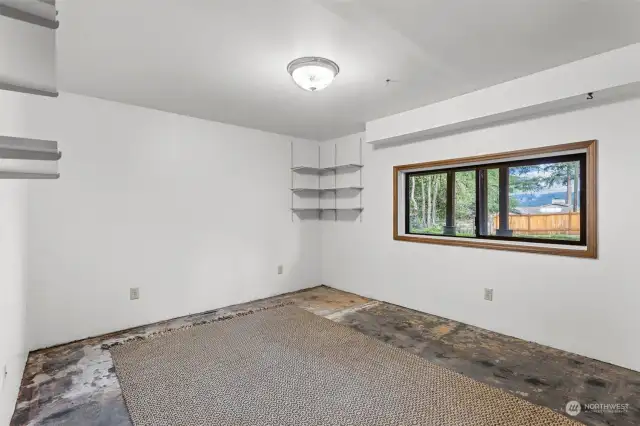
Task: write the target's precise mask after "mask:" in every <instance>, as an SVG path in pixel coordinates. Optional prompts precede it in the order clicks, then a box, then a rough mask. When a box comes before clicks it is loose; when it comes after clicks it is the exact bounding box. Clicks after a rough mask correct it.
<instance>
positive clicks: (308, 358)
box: [111, 306, 579, 426]
mask: <svg viewBox="0 0 640 426" xmlns="http://www.w3.org/2000/svg"><path fill="white" fill-rule="evenodd" d="M111 352H112V356H113V359H114V363H115V366H116V374H117V375H118V379H119V381H120V384H121V387H122V391H123V395H124V398H125V401H126V404H127V407H128V409H129V413H130V415H131V418H132V420H133V422H134V423H135V424H136V425H138V426H142V425H153V426H163V425H166V426H179V425H237V426H241V425H261V426H262V425H265V426H270V425H292V426H293V425H296V426H307V425H309V426H311V425H314V426H316V425H443V426H445V425H446V426H458V425H459V426H466V425H469V426H483V425H492V426H502V425H504V426H518V425H522V426H543V425H544V426H557V425H578V424H579V423H577V422H575V421H573V420H571V419H570V418H568V417H565V416H564V415H561V414H558V413H556V412H554V411H552V410H550V409H548V408H544V407H539V406H536V405H533V404H531V403H529V402H526V401H524V400H521V399H519V398H517V397H515V396H513V395H511V394H509V393H506V392H504V391H502V390H499V389H495V388H492V387H489V386H487V385H484V384H482V383H479V382H476V381H474V380H472V379H469V378H467V377H465V376H462V375H460V374H458V373H455V372H452V371H450V370H447V369H444V368H442V367H439V366H437V365H434V364H432V363H430V362H428V361H426V360H424V359H422V358H419V357H417V356H415V355H413V354H410V353H408V352H405V351H403V350H401V349H397V348H394V347H392V346H389V345H387V344H385V343H382V342H380V341H378V340H375V339H373V338H370V337H368V336H365V335H364V334H361V333H359V332H357V331H354V330H352V329H350V328H348V327H345V326H342V325H340V324H337V323H334V322H332V321H330V320H327V319H324V318H321V317H319V316H316V315H314V314H312V313H309V312H307V311H305V310H302V309H299V308H296V307H292V306H284V307H278V308H274V309H269V310H264V311H261V312H256V313H254V314H251V315H246V316H242V317H238V318H233V319H229V320H225V321H221V322H215V323H210V324H205V325H199V326H195V327H192V328H188V329H184V330H179V331H175V332H172V333H169V334H165V335H160V336H157V337H153V338H150V339H146V340H138V341H132V342H128V343H125V344H123V345H120V346H115V347H113V348H111ZM558 408H560V407H558Z"/></svg>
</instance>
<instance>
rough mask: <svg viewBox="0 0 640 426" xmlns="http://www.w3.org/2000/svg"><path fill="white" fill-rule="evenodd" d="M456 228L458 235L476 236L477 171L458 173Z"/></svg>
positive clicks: (456, 177) (456, 175) (456, 176)
mask: <svg viewBox="0 0 640 426" xmlns="http://www.w3.org/2000/svg"><path fill="white" fill-rule="evenodd" d="M455 179H456V181H455V182H456V186H455V188H456V193H455V201H456V203H455V207H456V210H455V227H456V235H457V236H461V237H475V235H476V171H475V170H470V171H465V172H456V174H455Z"/></svg>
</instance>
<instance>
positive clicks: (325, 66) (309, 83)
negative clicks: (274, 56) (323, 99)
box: [287, 56, 340, 92]
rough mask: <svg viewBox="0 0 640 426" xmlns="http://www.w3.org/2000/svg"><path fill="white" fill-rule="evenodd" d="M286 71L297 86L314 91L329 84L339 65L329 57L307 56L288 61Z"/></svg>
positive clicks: (338, 70)
mask: <svg viewBox="0 0 640 426" xmlns="http://www.w3.org/2000/svg"><path fill="white" fill-rule="evenodd" d="M287 71H288V72H289V74H291V77H292V78H293V81H295V82H296V84H297V85H298V86H300V87H301V88H303V89H304V90H308V91H310V92H315V91H318V90H322V89H324V88H325V87H327V86H328V85H330V84H331V82H332V81H333V79H334V78H335V77H336V75H338V73H339V72H340V67H338V64H336V63H335V62H333V61H330V60H329V59H325V58H316V57H312V56H307V57H304V58H298V59H294V60H293V61H291V62H289V65H287Z"/></svg>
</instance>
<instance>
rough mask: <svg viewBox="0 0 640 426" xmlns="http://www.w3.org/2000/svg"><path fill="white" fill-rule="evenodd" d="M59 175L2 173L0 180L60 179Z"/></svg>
mask: <svg viewBox="0 0 640 426" xmlns="http://www.w3.org/2000/svg"><path fill="white" fill-rule="evenodd" d="M59 177H60V174H59V173H30V172H2V171H0V179H58V178H59Z"/></svg>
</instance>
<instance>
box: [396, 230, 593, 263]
mask: <svg viewBox="0 0 640 426" xmlns="http://www.w3.org/2000/svg"><path fill="white" fill-rule="evenodd" d="M393 239H394V240H396V241H408V242H413V243H424V244H439V245H445V246H459V247H472V248H483V249H490V250H505V251H518V252H525V253H538V254H551V255H556V256H570V257H582V258H590V259H595V258H597V253H596V251H595V249H590V248H589V246H587V247H584V246H567V245H561V244H548V243H527V242H519V241H491V240H476V239H473V238H464V237H461V238H457V237H438V236H432V235H425V236H418V235H407V234H400V235H394V236H393Z"/></svg>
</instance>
